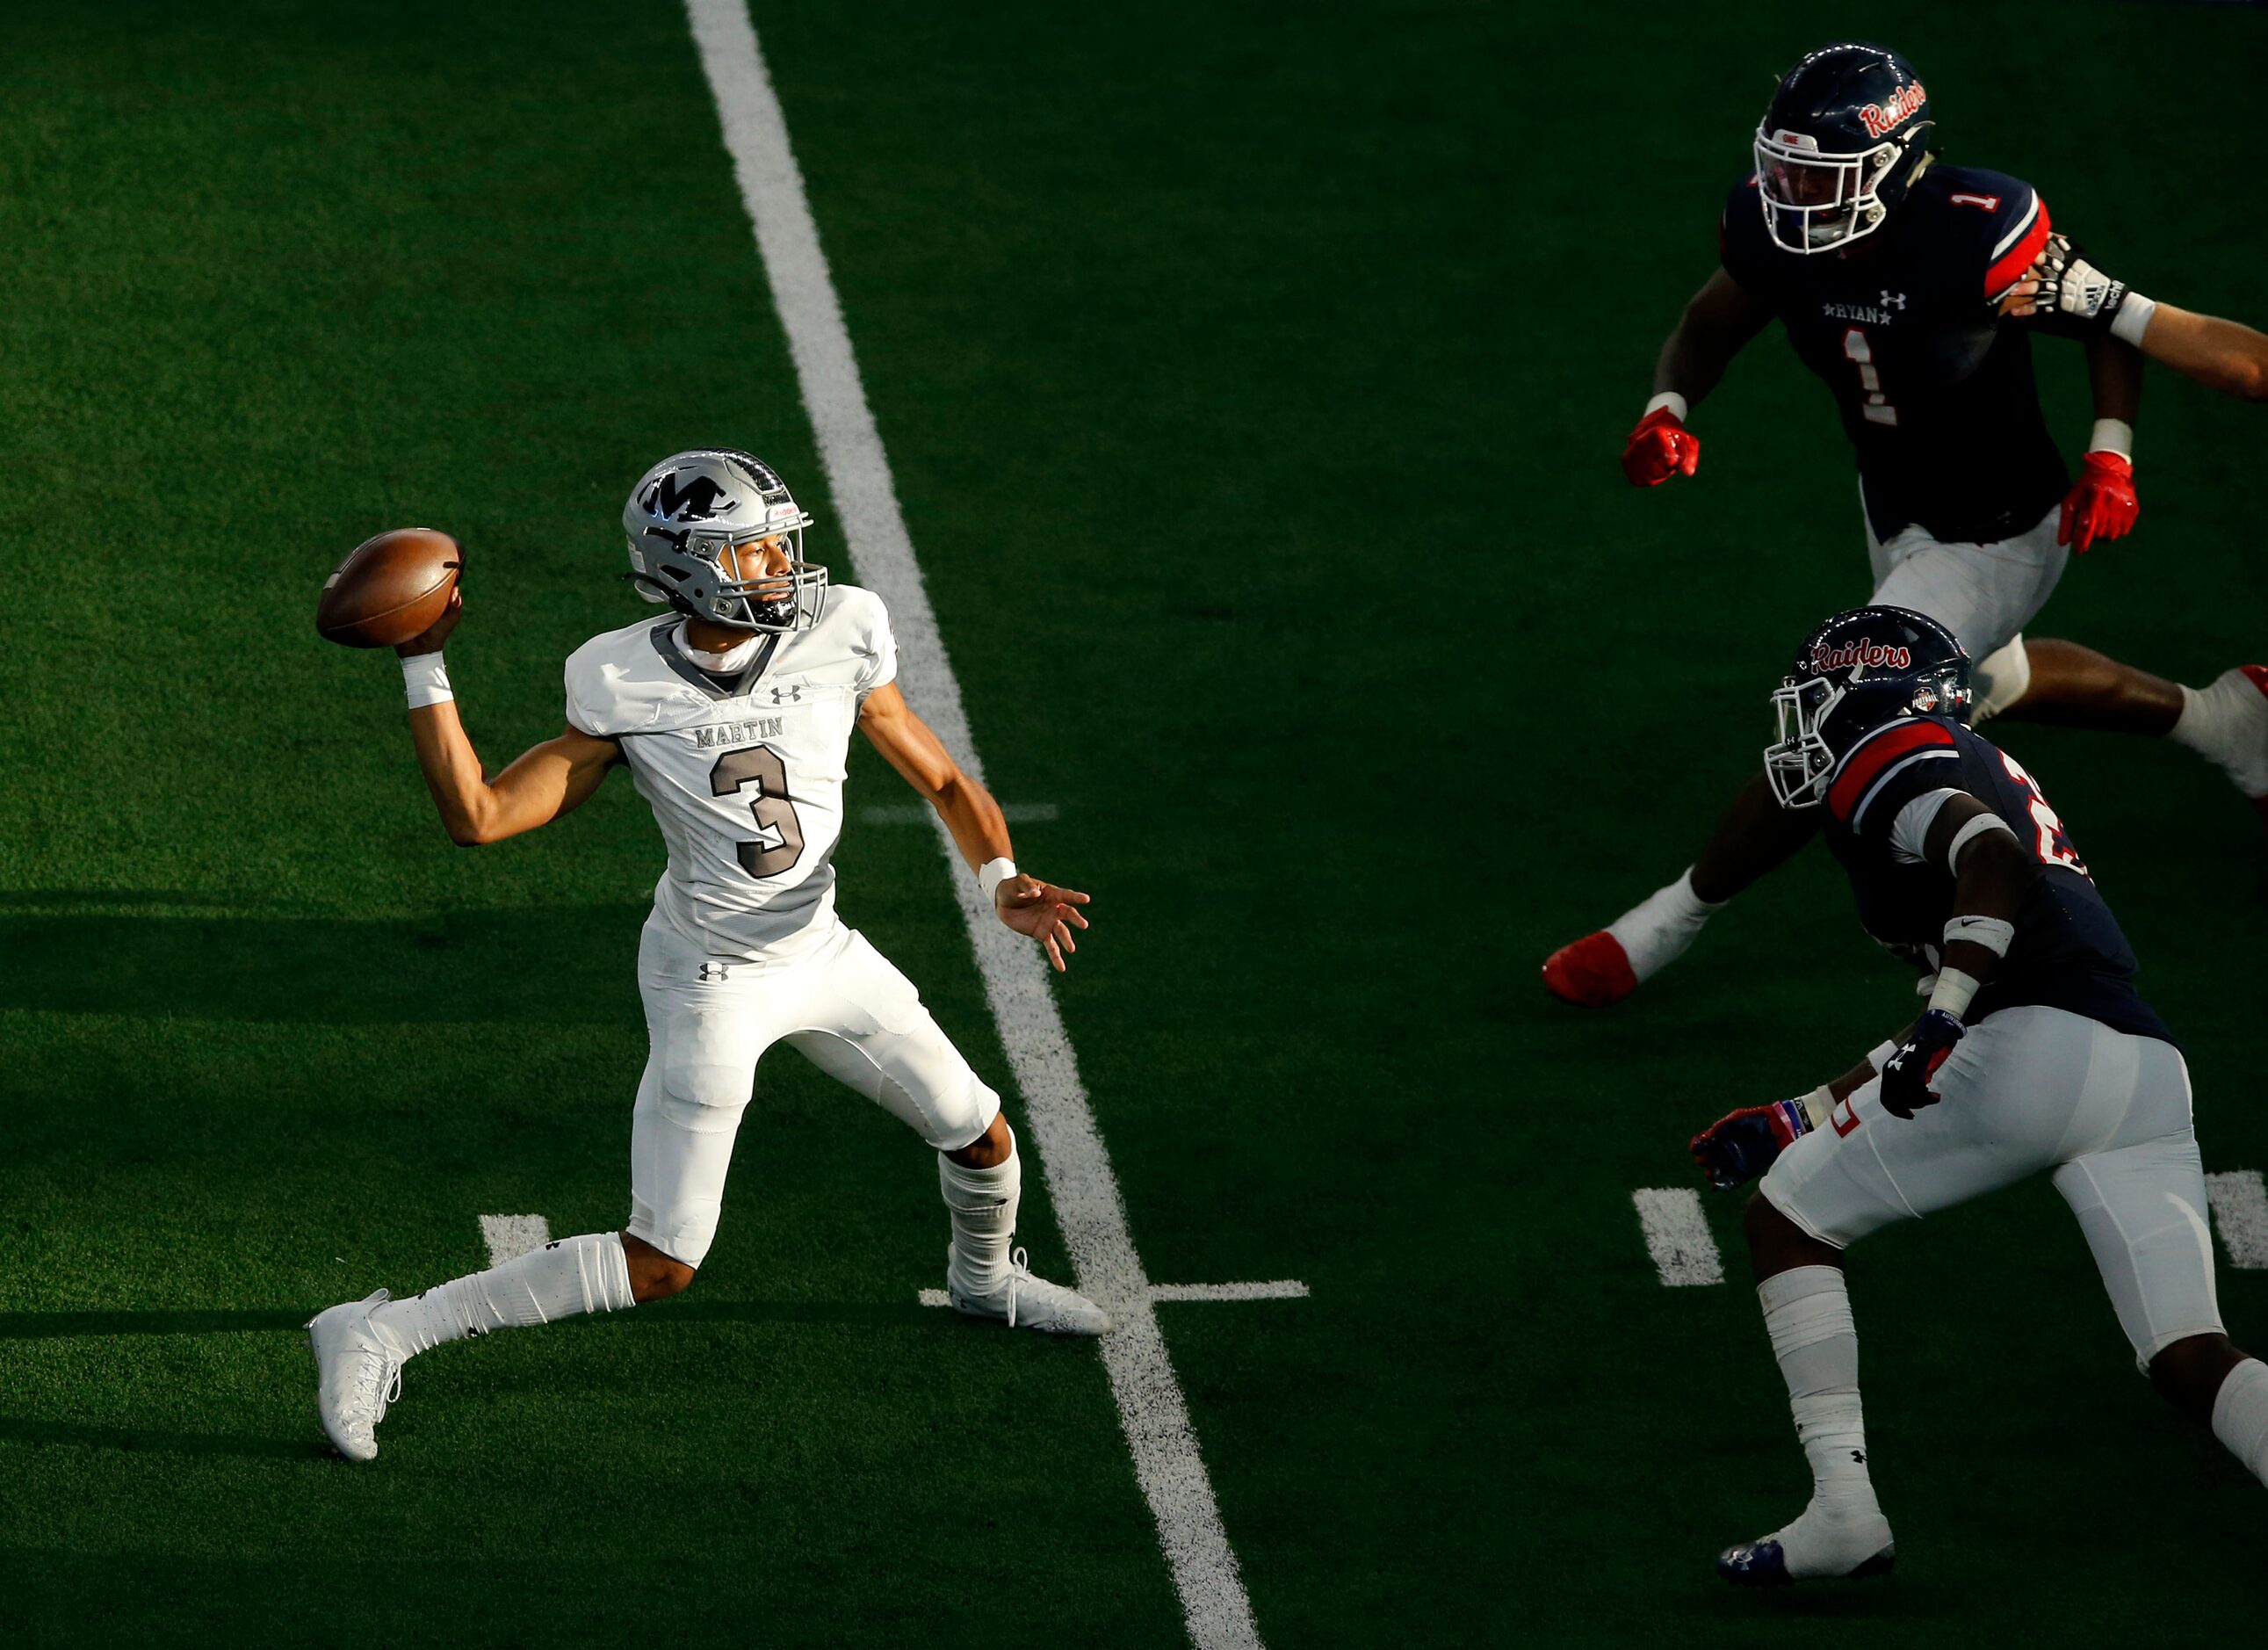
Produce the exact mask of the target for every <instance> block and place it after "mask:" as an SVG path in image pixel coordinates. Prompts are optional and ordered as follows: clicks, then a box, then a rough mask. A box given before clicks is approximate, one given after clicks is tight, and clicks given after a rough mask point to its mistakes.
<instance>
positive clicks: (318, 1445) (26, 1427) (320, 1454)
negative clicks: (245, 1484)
mask: <svg viewBox="0 0 2268 1650" xmlns="http://www.w3.org/2000/svg"><path fill="white" fill-rule="evenodd" d="M0 1444H32V1445H45V1446H48V1447H65V1448H77V1449H128V1450H133V1451H136V1453H142V1454H148V1455H254V1456H259V1457H262V1458H269V1459H282V1460H286V1461H320V1460H322V1459H323V1458H324V1457H326V1456H328V1455H333V1454H335V1451H334V1450H333V1449H332V1448H331V1447H330V1446H329V1445H328V1444H327V1443H324V1442H323V1441H322V1440H320V1439H315V1440H307V1439H281V1438H228V1437H223V1436H221V1435H219V1434H217V1433H153V1432H151V1431H149V1430H147V1429H146V1428H144V1427H139V1426H87V1425H82V1424H80V1423H78V1422H76V1421H16V1420H10V1419H8V1418H6V1417H4V1416H0Z"/></svg>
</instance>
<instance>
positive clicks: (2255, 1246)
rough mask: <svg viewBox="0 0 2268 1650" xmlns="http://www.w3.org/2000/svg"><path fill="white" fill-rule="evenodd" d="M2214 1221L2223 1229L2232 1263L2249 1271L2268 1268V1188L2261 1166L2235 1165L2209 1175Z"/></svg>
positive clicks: (2207, 1196)
mask: <svg viewBox="0 0 2268 1650" xmlns="http://www.w3.org/2000/svg"><path fill="white" fill-rule="evenodd" d="M2205 1199H2206V1201H2207V1202H2209V1203H2210V1204H2213V1224H2214V1225H2215V1226H2219V1227H2220V1244H2221V1247H2222V1248H2223V1249H2227V1250H2228V1263H2229V1264H2230V1265H2232V1266H2238V1267H2242V1268H2243V1269H2244V1270H2246V1271H2260V1270H2262V1269H2263V1268H2268V1187H2264V1186H2263V1185H2262V1184H2261V1180H2260V1171H2259V1170H2258V1169H2257V1168H2233V1169H2230V1170H2228V1171H2227V1172H2226V1173H2224V1174H2220V1175H2206V1176H2205Z"/></svg>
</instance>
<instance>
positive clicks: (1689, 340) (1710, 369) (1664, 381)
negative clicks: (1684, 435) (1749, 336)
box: [1653, 323, 1741, 409]
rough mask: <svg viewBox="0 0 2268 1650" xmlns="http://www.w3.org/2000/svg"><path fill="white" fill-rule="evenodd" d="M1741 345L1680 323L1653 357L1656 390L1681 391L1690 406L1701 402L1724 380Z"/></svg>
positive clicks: (1665, 393)
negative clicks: (1658, 353)
mask: <svg viewBox="0 0 2268 1650" xmlns="http://www.w3.org/2000/svg"><path fill="white" fill-rule="evenodd" d="M1740 348H1741V347H1740V345H1739V344H1738V343H1728V342H1727V340H1726V339H1725V338H1723V337H1721V336H1719V335H1716V334H1713V333H1711V332H1708V331H1705V330H1702V329H1698V328H1694V327H1693V326H1691V325H1690V323H1680V325H1679V326H1678V328H1677V330H1676V331H1675V332H1673V333H1671V334H1670V335H1669V336H1668V339H1667V340H1666V341H1665V342H1664V343H1663V344H1662V346H1661V355H1660V356H1659V357H1656V358H1655V360H1654V364H1653V393H1654V394H1657V395H1668V394H1675V395H1682V396H1683V397H1684V398H1685V404H1686V406H1687V407H1688V409H1691V408H1694V407H1697V406H1699V405H1700V404H1701V402H1702V401H1703V399H1704V398H1705V397H1706V396H1707V395H1708V394H1709V392H1710V391H1711V390H1713V389H1715V388H1716V387H1717V386H1718V385H1719V383H1721V382H1723V381H1724V377H1725V369H1726V368H1727V367H1728V366H1730V365H1732V364H1733V357H1734V356H1735V355H1737V354H1739V353H1740Z"/></svg>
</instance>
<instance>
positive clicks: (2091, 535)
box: [1624, 453, 2142, 556]
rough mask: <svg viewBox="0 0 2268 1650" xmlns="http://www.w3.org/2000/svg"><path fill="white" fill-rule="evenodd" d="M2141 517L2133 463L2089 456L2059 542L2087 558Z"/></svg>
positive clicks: (2067, 504) (2066, 504)
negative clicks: (2097, 545) (2094, 547)
mask: <svg viewBox="0 0 2268 1650" xmlns="http://www.w3.org/2000/svg"><path fill="white" fill-rule="evenodd" d="M1624 462H1628V460H1624ZM2141 513H2142V505H2141V502H2140V501H2139V499H2137V498H2136V497H2134V465H2133V462H2132V460H2129V459H2125V458H2122V457H2120V456H2119V455H2118V454H2117V453H2088V455H2087V456H2086V457H2085V458H2083V459H2081V460H2080V461H2079V479H2078V480H2077V481H2076V482H2073V483H2072V488H2071V491H2070V493H2069V494H2067V495H2066V497H2065V498H2064V501H2063V515H2062V517H2061V519H2058V521H2057V523H2056V542H2057V543H2058V544H2068V545H2070V546H2071V548H2072V549H2074V550H2076V551H2078V552H2079V553H2080V555H2081V556H2084V555H2086V554H2087V550H2088V546H2089V545H2091V544H2094V543H2095V542H2096V541H2098V540H2102V539H2123V538H2124V537H2125V536H2126V535H2127V534H2129V533H2132V531H2133V530H2134V518H2135V517H2137V516H2139V515H2140V514H2141Z"/></svg>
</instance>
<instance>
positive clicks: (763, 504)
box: [622, 447, 827, 630]
mask: <svg viewBox="0 0 2268 1650" xmlns="http://www.w3.org/2000/svg"><path fill="white" fill-rule="evenodd" d="M810 525H811V517H810V515H809V514H808V513H807V512H805V511H803V510H802V509H800V508H799V507H798V506H797V505H796V502H795V500H794V499H793V498H792V497H789V496H788V490H787V483H785V482H783V481H781V480H780V478H779V477H778V475H776V474H774V473H773V471H772V468H771V467H770V465H768V464H766V463H765V462H764V461H763V460H761V459H758V458H755V457H754V456H753V455H751V454H749V453H742V452H740V451H738V450H737V449H734V448H732V447H701V448H697V449H696V450H695V451H693V452H690V453H676V454H674V455H673V456H671V457H669V458H666V459H664V460H662V461H661V462H660V463H659V464H657V465H655V466H654V467H653V468H652V469H650V470H648V471H647V472H646V473H645V474H644V475H642V476H640V477H639V478H638V484H637V486H636V487H634V488H632V489H631V490H630V502H629V503H628V504H626V505H623V506H622V532H623V534H624V535H625V536H626V537H627V538H628V540H629V541H630V572H629V574H628V575H627V577H629V578H630V579H631V580H633V581H634V582H635V583H636V585H637V591H638V593H639V594H640V595H642V596H644V598H645V599H646V600H649V601H666V602H667V603H669V604H670V605H671V606H672V607H674V608H677V610H678V611H679V612H681V613H685V614H689V615H691V616H693V617H694V618H696V619H709V620H712V621H714V622H717V623H718V624H729V625H732V626H733V627H734V628H736V629H740V630H809V629H810V628H811V627H812V626H813V625H814V624H816V623H818V622H819V615H820V614H821V611H823V610H824V608H826V605H827V570H826V569H825V568H823V567H819V566H815V565H814V564H811V563H809V562H806V561H805V560H804V559H803V530H804V529H805V528H806V527H809V526H810ZM766 539H784V540H785V541H786V548H787V552H788V564H787V569H786V571H784V572H781V573H777V574H772V575H769V576H765V577H761V578H740V577H738V576H737V575H736V574H735V573H733V572H728V571H726V570H725V552H726V551H727V550H737V549H740V547H741V546H743V545H747V544H755V543H759V542H761V541H763V540H766Z"/></svg>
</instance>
